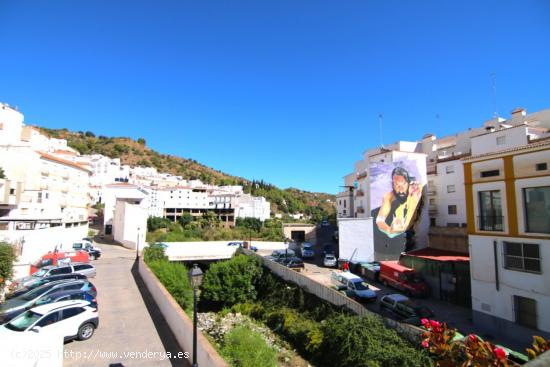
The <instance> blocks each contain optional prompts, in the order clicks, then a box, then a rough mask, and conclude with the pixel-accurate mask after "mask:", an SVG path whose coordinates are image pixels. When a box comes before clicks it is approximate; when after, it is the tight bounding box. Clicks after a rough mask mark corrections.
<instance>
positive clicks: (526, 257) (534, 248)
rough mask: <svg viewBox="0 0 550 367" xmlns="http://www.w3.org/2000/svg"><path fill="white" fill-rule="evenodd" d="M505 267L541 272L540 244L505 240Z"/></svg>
mask: <svg viewBox="0 0 550 367" xmlns="http://www.w3.org/2000/svg"><path fill="white" fill-rule="evenodd" d="M504 267H505V268H506V269H510V270H519V271H527V272H533V273H540V272H541V271H540V252H539V245H537V244H535V243H517V242H506V241H505V242H504Z"/></svg>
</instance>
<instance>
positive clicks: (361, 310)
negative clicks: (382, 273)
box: [242, 249, 423, 344]
mask: <svg viewBox="0 0 550 367" xmlns="http://www.w3.org/2000/svg"><path fill="white" fill-rule="evenodd" d="M242 251H243V252H244V253H245V254H246V255H248V256H258V257H259V258H260V259H261V260H262V262H263V265H264V266H265V267H266V268H268V269H269V270H271V272H272V273H274V274H276V275H277V276H279V277H280V278H282V279H284V280H286V281H289V282H291V283H294V284H296V285H297V286H299V287H300V288H302V289H303V290H305V291H306V292H308V293H311V294H314V295H315V296H317V297H319V298H321V299H323V300H325V301H327V302H329V303H331V304H333V305H335V306H338V307H343V308H347V309H349V310H350V311H351V312H353V313H355V314H357V315H359V316H366V315H370V316H375V317H380V318H381V319H382V322H383V323H384V325H386V326H387V327H389V328H391V329H394V330H395V331H397V333H399V334H400V335H401V336H402V337H404V338H405V339H407V340H409V341H410V342H411V343H413V344H418V343H419V342H420V339H421V336H422V333H423V330H422V329H420V328H418V327H416V326H413V325H409V324H404V323H401V322H398V321H395V320H392V319H389V318H387V317H381V316H380V315H378V314H377V313H374V312H372V311H369V310H368V309H367V308H365V307H363V305H361V304H360V303H359V302H357V301H354V300H353V299H351V298H349V297H347V296H345V295H344V294H342V293H340V292H338V291H336V290H335V289H332V288H330V287H327V286H325V285H323V284H321V283H318V282H316V281H315V280H313V279H310V278H308V277H307V276H305V275H303V274H301V273H298V272H296V271H294V270H292V269H289V268H287V267H286V266H283V265H281V264H279V263H276V262H274V261H269V260H266V259H264V258H263V257H261V256H259V255H257V254H256V253H254V252H252V251H250V250H246V249H243V250H242Z"/></svg>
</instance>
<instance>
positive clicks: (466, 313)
mask: <svg viewBox="0 0 550 367" xmlns="http://www.w3.org/2000/svg"><path fill="white" fill-rule="evenodd" d="M334 230H335V228H334V227H319V228H318V229H317V244H316V246H315V258H314V259H304V263H305V269H304V271H303V274H304V275H306V276H307V277H309V278H311V279H313V280H315V281H317V282H319V283H321V284H324V285H326V286H329V287H330V286H331V285H332V283H331V279H330V274H331V273H332V272H333V271H338V270H336V269H331V268H326V267H324V266H323V254H322V248H323V246H324V245H325V244H329V243H330V244H332V245H333V247H334V248H335V249H336V248H337V247H338V245H337V242H336V241H335V240H334V239H333V238H332V234H333V233H334ZM367 283H368V284H369V287H370V288H371V289H373V290H374V291H376V293H377V298H378V299H380V298H381V297H382V296H384V295H386V294H393V293H399V291H398V290H396V289H393V288H390V287H385V286H384V285H383V284H381V283H378V282H373V281H369V280H367ZM414 301H415V302H416V303H417V304H419V305H422V306H427V307H428V308H430V309H431V310H432V311H433V312H434V314H435V317H434V318H435V319H436V320H439V321H445V322H446V323H447V324H448V325H449V326H450V327H453V328H456V329H458V331H459V332H460V333H462V334H464V335H467V334H470V333H474V334H477V335H480V336H481V337H483V338H484V339H486V340H490V341H492V342H493V343H496V344H501V345H505V346H507V347H509V348H512V349H515V350H517V351H521V352H523V351H524V348H525V347H526V345H519V344H517V343H516V342H514V341H511V340H509V339H508V338H506V336H505V335H490V334H487V333H486V332H485V331H484V330H483V329H481V328H479V327H477V326H476V325H474V324H473V320H472V310H471V309H468V308H465V307H461V306H457V305H454V304H451V303H448V302H444V301H440V300H436V299H432V298H428V299H414ZM365 307H366V308H367V309H369V310H370V311H372V312H375V313H378V314H381V315H383V316H385V317H389V318H393V319H395V318H396V317H395V315H393V314H392V313H390V312H388V311H386V310H385V309H381V308H380V304H379V302H378V301H376V302H374V303H369V304H366V305H365Z"/></svg>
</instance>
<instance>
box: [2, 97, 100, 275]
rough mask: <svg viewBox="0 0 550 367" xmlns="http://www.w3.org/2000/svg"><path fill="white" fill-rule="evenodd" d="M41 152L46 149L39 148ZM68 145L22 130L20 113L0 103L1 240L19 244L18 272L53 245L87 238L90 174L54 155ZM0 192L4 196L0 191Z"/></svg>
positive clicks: (58, 140) (23, 128)
mask: <svg viewBox="0 0 550 367" xmlns="http://www.w3.org/2000/svg"><path fill="white" fill-rule="evenodd" d="M39 149H44V150H39ZM58 150H63V151H67V152H70V151H71V150H70V148H68V147H67V146H66V141H62V140H60V139H49V138H48V137H46V136H44V135H40V134H39V133H38V130H36V129H34V128H31V127H28V126H24V124H23V115H22V114H21V113H19V112H18V111H16V110H14V109H13V108H11V107H9V106H7V105H5V104H0V168H2V170H3V171H4V175H5V176H6V178H5V179H3V180H2V182H0V194H3V195H4V196H3V198H2V199H1V200H0V240H6V241H8V242H11V243H14V244H16V246H17V251H18V254H19V260H18V266H17V272H18V273H19V274H24V273H25V272H26V271H28V265H29V263H30V262H33V261H35V260H37V258H38V257H39V256H41V255H43V254H44V253H46V252H48V251H51V250H53V249H54V248H55V247H56V246H57V247H64V246H70V244H71V243H72V242H73V241H75V240H78V239H81V238H82V237H84V236H86V235H87V231H88V204H89V195H88V185H89V175H90V171H88V170H87V169H86V168H85V167H84V166H81V165H80V164H78V163H74V162H73V161H70V160H67V159H64V158H60V157H59V156H56V155H55V152H56V151H58ZM2 191H3V192H2Z"/></svg>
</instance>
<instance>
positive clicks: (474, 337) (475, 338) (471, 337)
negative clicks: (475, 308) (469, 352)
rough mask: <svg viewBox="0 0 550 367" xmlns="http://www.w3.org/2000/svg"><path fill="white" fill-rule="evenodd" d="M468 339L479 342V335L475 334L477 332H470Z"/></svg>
mask: <svg viewBox="0 0 550 367" xmlns="http://www.w3.org/2000/svg"><path fill="white" fill-rule="evenodd" d="M468 339H470V341H471V342H472V343H475V342H477V335H475V334H470V335H468Z"/></svg>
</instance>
